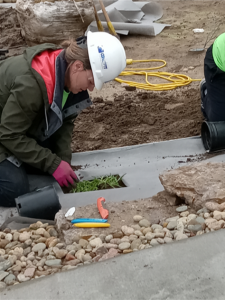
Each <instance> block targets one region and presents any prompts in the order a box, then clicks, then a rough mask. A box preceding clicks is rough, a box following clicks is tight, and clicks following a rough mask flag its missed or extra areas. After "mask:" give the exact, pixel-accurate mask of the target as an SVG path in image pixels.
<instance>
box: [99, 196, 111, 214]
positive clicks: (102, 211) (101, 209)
mask: <svg viewBox="0 0 225 300" xmlns="http://www.w3.org/2000/svg"><path fill="white" fill-rule="evenodd" d="M104 202H105V198H103V197H100V198H98V200H97V207H98V210H99V213H100V215H101V217H102V219H108V216H109V211H108V209H106V208H105V207H104Z"/></svg>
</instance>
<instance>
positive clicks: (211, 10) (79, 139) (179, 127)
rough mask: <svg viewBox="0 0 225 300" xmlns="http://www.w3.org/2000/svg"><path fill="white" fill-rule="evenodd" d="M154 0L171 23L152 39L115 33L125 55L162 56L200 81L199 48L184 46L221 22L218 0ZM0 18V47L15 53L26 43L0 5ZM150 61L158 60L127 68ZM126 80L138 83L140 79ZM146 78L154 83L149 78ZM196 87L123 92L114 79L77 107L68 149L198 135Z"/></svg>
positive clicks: (170, 68)
mask: <svg viewBox="0 0 225 300" xmlns="http://www.w3.org/2000/svg"><path fill="white" fill-rule="evenodd" d="M156 2H158V3H160V4H161V5H162V8H163V12H164V15H163V17H162V18H161V19H160V20H159V22H161V23H166V24H171V27H167V28H165V29H164V30H163V31H162V32H161V33H160V34H159V35H157V36H156V37H149V36H121V42H122V43H123V45H124V47H125V50H126V55H127V58H132V59H134V60H138V59H163V60H165V61H166V62H167V66H166V67H164V68H163V69H161V70H160V71H167V72H172V73H181V74H186V75H188V76H190V77H191V78H193V79H202V78H203V77H204V72H203V66H204V56H205V51H204V52H201V53H193V52H189V49H191V48H199V47H203V46H204V43H205V41H206V39H207V36H210V35H211V33H212V32H213V31H214V29H215V28H216V27H217V25H218V23H219V22H220V21H222V20H223V11H224V3H223V1H193V0H186V1H182V0H176V1H156ZM0 21H1V24H2V25H1V29H0V32H1V35H0V48H6V47H9V49H10V55H15V54H19V53H21V52H22V51H23V50H24V47H25V46H26V44H25V42H23V40H22V39H21V37H20V29H19V24H18V22H17V21H16V12H15V10H12V9H11V10H10V11H8V10H6V9H5V10H4V9H2V8H0ZM194 28H203V29H204V33H194V32H193V29H194ZM224 31H225V25H224V24H221V25H220V26H219V28H218V30H217V31H216V33H215V36H218V35H219V34H220V33H222V32H224ZM211 43H212V42H209V43H208V45H207V46H210V44H211ZM156 65H161V63H150V64H141V65H140V64H139V65H137V64H135V65H131V67H137V66H143V67H146V66H149V67H151V66H156ZM126 79H128V78H126ZM129 79H131V80H132V79H133V80H135V81H143V79H144V78H142V77H141V78H138V76H134V77H133V78H129ZM150 82H159V81H158V80H155V79H154V78H150ZM161 82H162V81H161ZM198 87H199V82H193V83H191V84H190V85H189V86H185V87H181V88H178V89H176V90H172V91H161V92H151V91H144V90H136V91H133V92H128V91H126V90H125V88H124V87H121V85H120V84H119V83H117V82H115V81H113V82H110V83H107V84H105V86H104V88H103V89H102V91H100V92H99V91H96V90H95V91H94V92H92V93H91V97H92V99H93V102H94V105H93V106H92V107H91V108H89V109H87V110H85V111H83V112H82V113H81V114H80V115H79V117H78V118H77V120H76V122H75V128H74V134H73V142H72V149H73V152H78V151H90V150H98V149H106V148H112V147H123V146H128V145H137V144H142V143H149V142H153V141H163V140H171V139H177V138H184V137H189V136H194V135H199V134H200V127H201V122H202V115H201V110H200V95H199V88H198Z"/></svg>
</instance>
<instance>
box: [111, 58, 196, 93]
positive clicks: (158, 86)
mask: <svg viewBox="0 0 225 300" xmlns="http://www.w3.org/2000/svg"><path fill="white" fill-rule="evenodd" d="M153 61H154V62H162V63H163V64H162V65H161V66H159V67H152V68H126V69H125V71H123V72H122V73H120V75H119V76H131V75H142V76H143V75H144V76H145V81H146V83H140V82H135V81H128V80H123V79H120V78H115V80H116V81H118V82H120V83H126V84H128V85H129V86H135V87H136V88H137V89H143V90H150V91H167V90H173V89H175V88H177V87H180V86H185V85H188V84H190V83H192V82H193V81H200V80H201V79H192V78H190V77H189V76H187V75H184V74H176V73H169V72H149V71H150V70H156V69H161V68H163V67H165V66H166V61H165V60H162V59H148V60H133V59H127V65H131V64H134V63H140V62H153ZM149 76H154V77H159V78H162V79H165V80H167V81H169V83H155V84H153V83H150V82H149V81H148V77H149Z"/></svg>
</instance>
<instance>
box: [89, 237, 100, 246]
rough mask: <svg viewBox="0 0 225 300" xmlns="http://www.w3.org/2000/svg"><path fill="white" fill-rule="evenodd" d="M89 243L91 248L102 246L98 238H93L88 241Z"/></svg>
mask: <svg viewBox="0 0 225 300" xmlns="http://www.w3.org/2000/svg"><path fill="white" fill-rule="evenodd" d="M90 245H91V247H93V248H99V247H101V246H102V240H101V239H100V238H95V239H93V240H91V241H90Z"/></svg>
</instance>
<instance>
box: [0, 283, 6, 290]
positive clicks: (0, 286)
mask: <svg viewBox="0 0 225 300" xmlns="http://www.w3.org/2000/svg"><path fill="white" fill-rule="evenodd" d="M5 287H6V284H5V282H0V291H1V290H3V289H4V288H5Z"/></svg>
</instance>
